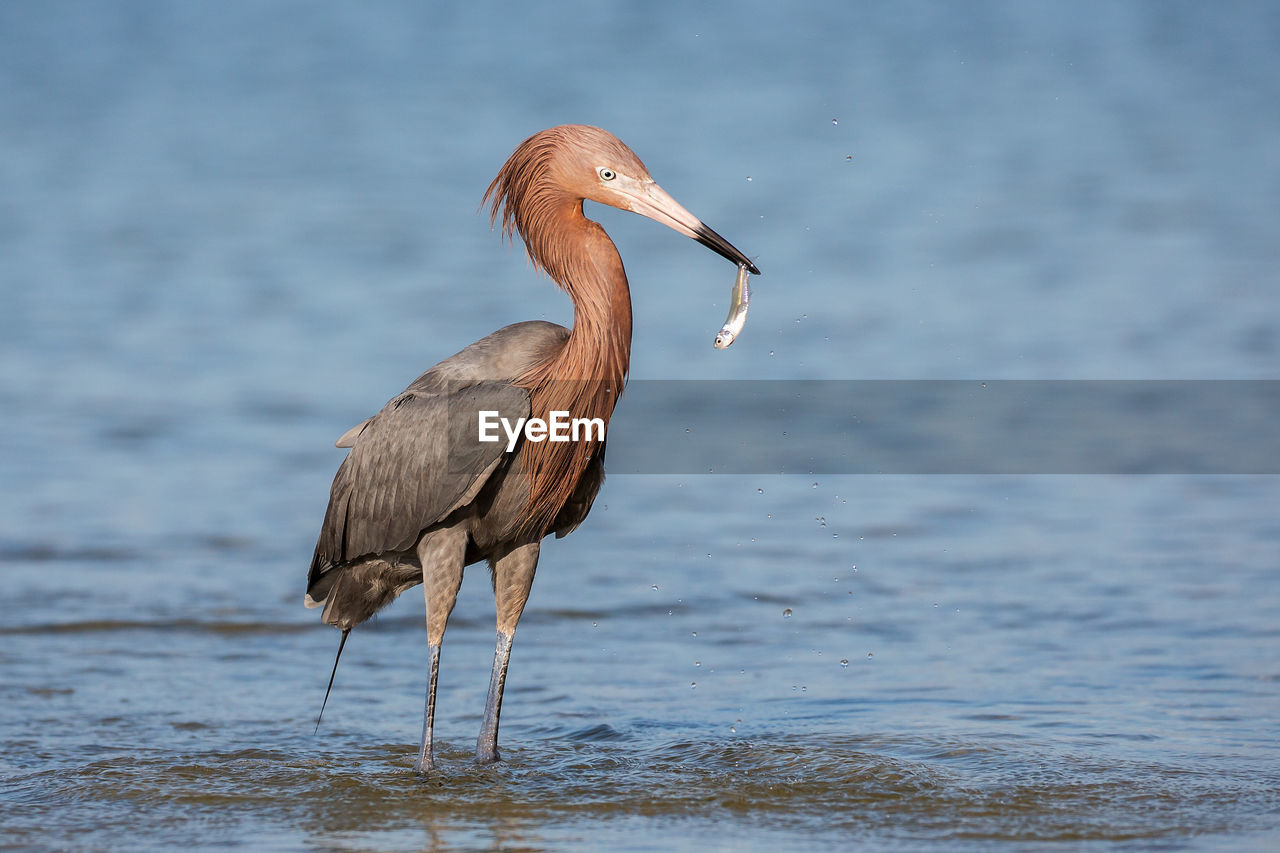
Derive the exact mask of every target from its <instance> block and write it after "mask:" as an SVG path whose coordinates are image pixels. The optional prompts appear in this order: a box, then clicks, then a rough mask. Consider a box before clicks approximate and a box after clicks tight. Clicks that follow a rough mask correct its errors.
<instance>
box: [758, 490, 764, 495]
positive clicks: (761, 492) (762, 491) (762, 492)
mask: <svg viewBox="0 0 1280 853" xmlns="http://www.w3.org/2000/svg"><path fill="white" fill-rule="evenodd" d="M756 494H757V495H763V494H764V489H756Z"/></svg>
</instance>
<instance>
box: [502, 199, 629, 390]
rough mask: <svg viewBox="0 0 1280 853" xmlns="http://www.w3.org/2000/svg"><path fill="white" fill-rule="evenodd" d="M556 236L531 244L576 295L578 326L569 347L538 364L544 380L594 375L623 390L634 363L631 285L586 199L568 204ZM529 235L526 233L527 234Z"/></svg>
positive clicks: (554, 230) (560, 212) (591, 377)
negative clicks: (584, 203)
mask: <svg viewBox="0 0 1280 853" xmlns="http://www.w3.org/2000/svg"><path fill="white" fill-rule="evenodd" d="M555 219H556V222H555V224H554V226H553V227H551V228H548V229H546V233H550V234H553V235H554V238H553V240H548V241H545V243H544V244H542V245H537V244H534V245H531V246H530V248H531V249H532V250H533V253H534V255H535V258H536V261H537V263H538V264H539V265H540V266H542V267H544V268H545V269H546V270H547V272H548V273H549V274H550V276H551V277H552V278H553V279H554V280H555V282H556V284H558V285H559V286H560V287H561V289H563V290H564V291H565V292H566V293H568V294H569V298H570V299H572V300H573V329H572V331H571V332H570V333H569V339H568V340H567V341H566V342H565V345H564V347H563V348H562V349H561V350H560V351H559V352H557V353H555V354H554V355H553V356H552V357H551V358H549V359H548V360H547V361H546V362H545V363H544V364H542V365H539V366H538V368H536V369H535V370H536V372H537V373H538V374H539V376H540V378H542V379H544V380H550V379H555V380H562V381H563V380H595V381H600V382H605V383H608V384H609V385H610V386H611V387H612V389H613V390H614V391H615V393H621V392H622V388H623V386H624V385H625V384H626V381H627V371H628V369H629V367H630V363H631V290H630V288H629V287H628V286H627V273H626V270H624V269H623V266H622V258H621V257H619V256H618V249H617V247H616V246H614V244H613V241H612V240H610V239H609V235H608V234H606V233H605V231H604V229H603V228H601V227H600V225H599V224H598V223H596V222H592V221H591V220H589V219H587V218H586V217H585V216H583V214H582V202H581V201H577V202H576V203H570V204H566V205H563V206H562V207H561V208H560V210H558V211H557V215H556V216H555ZM526 239H527V238H526Z"/></svg>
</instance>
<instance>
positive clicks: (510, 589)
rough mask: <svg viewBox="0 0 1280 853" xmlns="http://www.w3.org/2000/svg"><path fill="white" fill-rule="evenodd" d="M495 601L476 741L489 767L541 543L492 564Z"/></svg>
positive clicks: (481, 758)
mask: <svg viewBox="0 0 1280 853" xmlns="http://www.w3.org/2000/svg"><path fill="white" fill-rule="evenodd" d="M492 565H493V597H494V601H495V602H496V604H497V606H498V643H497V647H496V649H495V650H494V653H493V674H492V675H491V676H490V678H489V698H488V700H487V701H486V702H485V704H484V723H482V724H481V726H480V738H479V739H478V740H477V741H476V761H478V762H479V763H481V764H490V763H492V762H494V761H497V760H498V717H499V715H500V714H501V713H502V687H503V685H504V684H505V683H506V680H507V661H508V660H509V658H510V656H511V640H512V638H513V637H514V636H515V633H516V623H518V622H519V621H520V614H521V613H523V612H524V604H525V602H526V601H528V600H529V587H531V586H532V585H533V573H534V570H535V569H536V568H537V567H538V543H537V542H532V543H530V544H528V545H521V546H520V547H519V548H516V549H515V550H514V551H510V552H508V553H507V554H505V555H503V556H502V557H499V558H498V559H497V560H494V561H493V564H492Z"/></svg>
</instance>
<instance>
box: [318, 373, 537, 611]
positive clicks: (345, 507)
mask: <svg viewBox="0 0 1280 853" xmlns="http://www.w3.org/2000/svg"><path fill="white" fill-rule="evenodd" d="M481 410H492V411H497V412H498V413H499V417H503V418H507V419H508V420H509V421H510V422H512V423H515V422H516V419H517V418H527V417H528V416H529V411H530V406H529V393H528V391H526V390H525V389H523V388H518V387H515V386H513V385H510V384H507V383H505V382H485V383H480V384H474V385H468V386H465V387H455V388H451V389H448V390H445V389H439V390H426V389H414V388H411V389H410V390H408V391H405V392H404V393H402V394H400V395H399V396H397V397H395V398H393V399H392V400H391V401H390V402H389V403H387V405H386V406H384V407H383V408H382V411H380V412H379V413H378V414H376V415H374V416H373V417H372V418H370V419H369V420H368V421H367V422H366V423H365V424H362V427H363V429H360V431H359V432H358V434H357V435H355V436H350V433H353V432H356V429H352V430H350V431H349V433H348V435H344V436H343V439H347V438H348V436H350V440H351V442H352V445H353V446H352V447H351V452H350V453H348V454H347V458H346V459H345V460H343V463H342V466H341V467H340V468H339V469H338V473H337V475H336V476H335V477H334V478H333V488H332V489H331V490H330V493H329V509H328V511H327V512H326V513H325V518H324V526H323V527H322V528H321V530H320V538H319V541H318V542H317V543H316V551H315V556H314V558H313V559H312V561H311V572H310V575H309V577H308V582H307V585H308V587H310V586H311V585H312V584H314V583H315V581H316V579H317V578H319V577H320V576H321V575H323V574H325V573H326V572H328V571H330V570H331V569H333V568H334V567H338V566H342V565H344V564H346V563H349V562H351V561H353V560H358V559H360V558H362V557H368V556H372V555H376V554H383V553H388V552H399V551H407V550H410V549H412V548H413V546H414V544H415V543H416V542H417V540H418V537H419V536H420V535H421V534H422V531H423V530H425V529H426V528H428V527H430V526H431V525H433V524H435V523H437V522H438V521H440V520H441V519H443V518H444V517H445V516H447V515H448V514H449V513H450V512H452V511H453V510H454V509H456V508H457V507H459V506H462V505H464V504H465V503H467V502H468V501H470V500H471V499H473V498H474V497H475V495H476V494H477V493H478V492H479V491H480V489H481V488H482V487H483V486H484V484H485V482H486V481H487V480H488V478H489V477H490V476H491V475H492V474H493V472H494V471H496V470H498V469H499V468H500V467H502V464H503V463H504V462H505V461H506V460H507V457H508V456H509V454H507V453H506V446H507V442H506V438H505V436H503V437H502V439H501V440H500V441H497V442H481V441H480V440H479V422H478V417H479V412H480V411H481ZM498 432H499V433H501V432H502V430H501V429H499V430H498Z"/></svg>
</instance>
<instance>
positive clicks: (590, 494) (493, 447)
mask: <svg viewBox="0 0 1280 853" xmlns="http://www.w3.org/2000/svg"><path fill="white" fill-rule="evenodd" d="M584 201H593V202H598V203H601V204H607V205H610V206H611V207H616V208H620V209H622V210H629V211H633V212H635V213H638V214H640V215H642V216H645V217H648V218H650V219H653V220H655V221H657V222H660V223H662V224H663V225H666V226H668V227H670V228H672V229H674V230H675V231H677V232H679V233H681V234H684V235H685V236H688V237H691V238H693V239H694V240H696V241H697V242H699V243H701V244H703V245H704V246H707V247H708V248H710V249H712V250H713V251H715V252H716V253H718V254H720V255H721V256H723V257H725V258H727V259H728V260H730V261H733V262H734V263H735V264H739V265H742V266H744V267H746V269H747V270H748V271H750V272H751V273H753V274H756V275H758V274H759V269H758V268H757V267H756V265H755V263H754V262H752V261H751V260H750V259H749V258H747V256H745V255H744V254H743V253H742V252H740V251H739V250H738V249H736V248H734V246H733V245H732V244H730V243H729V242H728V241H727V240H725V239H724V238H723V237H721V236H720V235H719V234H717V233H716V232H715V231H713V230H712V229H711V228H709V227H707V226H706V225H705V224H703V223H702V221H701V220H699V219H698V218H697V217H696V216H694V215H693V214H692V213H690V212H689V211H687V210H686V209H685V208H684V207H682V206H681V205H680V204H679V203H677V202H676V201H675V199H673V198H672V197H671V196H670V195H668V194H667V192H666V191H665V190H663V189H662V188H661V187H660V186H659V185H658V184H657V183H656V182H655V181H654V180H653V178H652V177H651V176H650V175H649V171H648V170H647V169H646V168H645V166H644V164H643V163H642V162H641V161H640V158H639V157H637V156H636V155H635V153H634V152H633V151H632V150H631V149H630V148H628V147H627V146H626V145H625V144H624V143H623V142H622V141H621V140H619V139H618V138H617V137H616V136H614V135H613V134H612V133H610V132H608V131H606V130H603V129H601V128H598V127H593V126H589V125H581V124H576V125H575V124H570V125H561V126H558V127H553V128H550V129H547V130H543V131H541V132H538V133H535V134H534V135H532V136H530V137H529V138H528V139H526V140H525V141H524V142H522V143H521V144H520V145H519V146H517V147H516V149H515V151H514V152H513V153H512V154H511V156H510V157H509V158H508V159H507V161H506V163H505V164H504V165H503V166H502V168H501V169H500V170H499V172H498V174H497V177H495V178H494V179H493V181H492V183H490V184H489V187H488V189H487V190H486V191H485V194H484V197H483V201H482V203H481V206H482V207H483V206H484V205H489V225H490V228H493V227H495V225H496V224H497V223H498V222H499V220H500V221H501V232H502V236H503V237H504V238H505V239H507V240H508V241H514V236H513V235H514V234H519V236H520V238H521V239H522V240H523V242H524V244H525V248H526V250H527V252H528V255H529V259H530V261H531V263H532V265H533V267H534V268H535V270H537V271H541V272H544V273H546V274H547V275H548V276H549V277H550V278H551V279H552V281H554V282H555V284H556V285H557V286H559V288H560V289H562V290H563V291H565V292H566V293H567V294H568V295H569V298H570V300H571V301H572V303H573V326H572V328H569V329H566V328H565V327H563V326H561V325H558V324H555V323H549V322H545V321H526V322H520V323H515V324H512V325H509V326H506V327H504V328H501V329H499V330H498V331H496V332H494V333H493V334H491V335H488V336H487V337H484V338H482V339H480V340H478V341H476V342H475V343H473V344H471V345H470V346H468V347H466V348H465V349H463V350H461V351H460V352H458V353H456V354H455V355H453V356H450V357H449V358H447V359H445V360H444V361H442V362H440V363H439V364H437V365H435V366H434V367H432V368H431V369H429V370H428V371H426V372H425V373H423V374H422V375H421V376H419V377H418V378H417V379H415V380H414V381H413V382H412V383H410V384H409V386H408V387H407V388H406V389H405V390H404V391H403V392H402V393H400V394H398V395H396V396H395V397H393V398H392V399H391V400H390V401H389V402H388V403H387V404H386V405H385V406H383V408H382V409H381V410H380V411H379V412H378V413H377V414H375V415H373V416H372V417H370V418H368V419H366V420H365V421H363V422H361V423H360V424H357V425H356V426H355V427H353V428H351V429H350V430H348V431H347V432H346V433H345V434H343V435H342V437H341V438H339V439H338V440H337V442H335V445H336V446H337V447H339V448H347V450H348V453H347V456H346V457H345V459H344V460H343V461H342V463H341V465H340V466H339V468H338V471H337V474H336V475H335V476H334V479H333V485H332V487H331V489H330V494H329V504H328V508H327V510H326V511H325V516H324V521H323V524H322V525H321V529H320V534H319V537H318V539H317V542H316V548H315V554H314V556H313V558H312V561H311V569H310V572H309V573H308V577H307V592H306V598H305V604H306V606H307V607H312V608H323V610H322V611H321V617H320V618H321V620H322V621H323V622H324V623H326V624H329V625H332V626H335V627H336V628H338V629H340V630H341V631H342V638H341V641H340V643H339V646H338V656H337V658H335V660H334V673H336V671H337V662H338V659H340V658H341V655H342V647H343V645H345V643H346V640H347V636H348V634H349V633H350V631H351V629H352V628H354V627H355V626H356V625H359V624H360V623H362V622H364V621H365V620H366V619H368V618H369V617H371V616H373V615H374V614H375V613H376V612H377V611H378V610H380V609H381V608H382V607H384V606H386V605H387V604H389V603H390V602H391V601H392V600H394V599H395V598H396V597H397V596H399V595H400V594H401V593H403V592H405V591H406V590H408V589H410V588H412V587H414V586H416V585H418V584H422V585H423V590H424V598H425V601H426V629H427V690H426V700H425V707H424V709H423V723H422V739H421V743H420V747H419V749H418V755H417V760H416V761H415V763H414V770H415V771H416V772H417V773H419V774H427V773H429V772H431V771H432V770H433V769H435V767H436V762H435V753H434V747H433V738H432V729H433V721H434V716H435V702H436V682H437V675H438V672H439V666H440V647H441V644H442V642H443V640H444V633H445V627H446V624H447V622H448V619H449V614H450V612H451V611H452V610H453V607H454V603H455V601H456V600H457V595H458V589H459V586H460V584H461V582H462V575H463V570H464V568H465V567H466V566H469V565H472V564H474V563H478V562H480V561H485V562H487V563H488V567H489V571H490V576H491V580H492V586H493V592H494V602H495V608H496V614H497V619H496V622H497V641H496V644H495V649H494V659H493V669H492V673H491V675H490V681H489V690H488V695H487V699H486V701H485V708H484V718H483V721H482V723H481V728H480V734H479V737H478V738H477V741H476V753H475V758H476V761H477V763H479V764H487V763H491V762H495V761H498V760H500V755H499V752H498V720H499V716H500V713H501V708H502V692H503V685H504V684H505V682H506V675H507V666H508V662H509V660H510V654H511V647H512V641H513V639H514V636H515V631H516V625H517V623H518V622H519V621H520V615H521V613H522V612H523V611H524V607H525V603H526V602H527V600H528V597H529V590H530V587H531V585H532V583H533V577H534V572H535V570H536V568H537V565H538V556H539V549H540V543H541V541H542V539H543V538H544V537H546V536H548V535H550V534H552V533H554V534H555V535H556V536H557V537H562V536H565V535H567V534H568V533H570V532H571V531H573V530H574V529H575V528H576V527H578V525H580V524H581V523H582V521H583V520H584V519H585V518H586V517H587V513H588V512H589V511H590V510H591V505H592V503H593V501H594V500H595V497H596V494H597V492H599V490H600V486H601V483H602V482H603V480H604V456H605V440H604V425H607V423H608V421H609V419H610V417H611V415H612V414H613V410H614V406H615V404H616V403H617V402H618V398H619V396H620V395H621V394H622V391H623V388H624V386H625V384H626V381H627V373H628V366H629V361H630V355H631V333H632V328H631V326H632V322H631V320H632V318H631V294H630V289H629V286H628V283H627V275H626V271H625V270H624V268H623V264H622V259H621V257H620V256H619V254H618V250H617V247H616V246H615V245H614V243H613V241H612V240H611V239H610V238H609V236H608V234H606V233H605V230H604V228H602V227H601V226H600V224H599V223H597V222H595V221H593V220H590V219H588V218H587V217H586V216H585V215H584V213H583V202H584ZM485 412H489V413H491V416H492V414H493V413H496V414H497V415H500V416H501V417H502V418H503V419H506V420H508V421H509V423H518V419H519V418H522V417H523V418H526V419H532V418H541V419H542V420H543V421H546V420H547V419H548V417H549V416H551V413H554V412H568V413H572V415H573V417H575V418H583V419H585V420H586V421H587V422H588V423H589V422H590V421H591V419H599V420H600V423H601V429H599V430H595V429H590V428H588V429H586V430H585V431H584V432H585V435H583V434H579V435H578V439H579V440H576V441H574V440H570V441H557V442H552V441H536V440H532V439H531V433H530V432H528V431H526V432H525V433H524V434H523V435H520V436H518V437H517V438H515V439H512V440H511V441H510V442H508V441H507V440H506V437H505V436H504V437H502V440H500V441H497V442H493V441H488V442H486V441H481V440H480V432H481V430H480V429H479V424H478V421H479V419H480V418H481V417H483V413H485ZM509 444H510V445H513V446H511V447H510V448H509V447H508V445H509ZM332 687H333V673H331V674H330V677H329V689H332ZM328 697H329V690H326V692H325V702H326V703H327V702H328ZM323 713H324V706H323V705H322V706H321V714H322V715H323ZM318 726H319V720H317V727H318Z"/></svg>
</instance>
